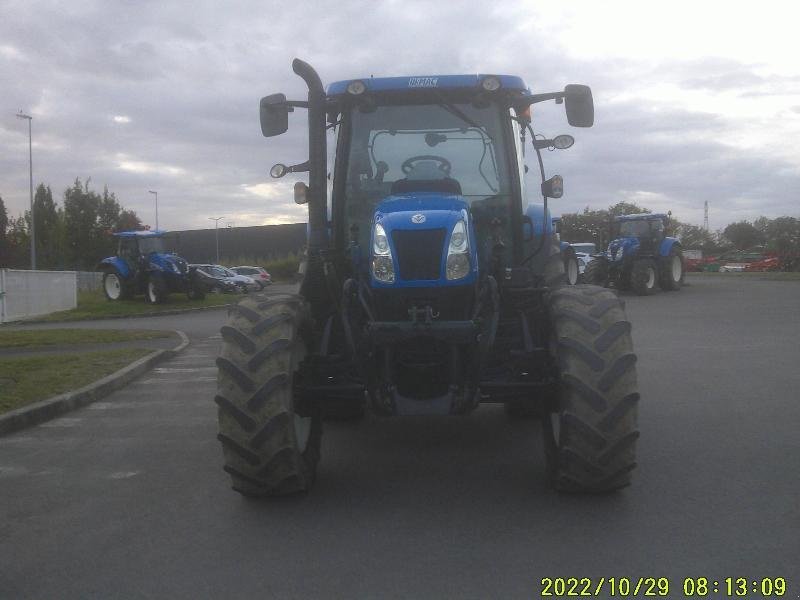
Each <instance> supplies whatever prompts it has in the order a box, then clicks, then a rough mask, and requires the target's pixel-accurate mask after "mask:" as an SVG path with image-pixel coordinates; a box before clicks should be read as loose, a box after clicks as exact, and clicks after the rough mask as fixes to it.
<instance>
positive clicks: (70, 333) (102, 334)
mask: <svg viewBox="0 0 800 600" xmlns="http://www.w3.org/2000/svg"><path fill="white" fill-rule="evenodd" d="M170 335H172V332H170V331H148V330H132V331H126V330H121V329H35V330H32V331H30V330H29V331H18V330H11V331H4V330H2V329H0V348H32V347H36V346H53V345H57V344H107V343H110V342H129V341H135V340H152V339H154V338H163V337H169V336H170Z"/></svg>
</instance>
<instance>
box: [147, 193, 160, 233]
mask: <svg viewBox="0 0 800 600" xmlns="http://www.w3.org/2000/svg"><path fill="white" fill-rule="evenodd" d="M147 193H149V194H155V196H156V231H158V192H154V191H153V190H147Z"/></svg>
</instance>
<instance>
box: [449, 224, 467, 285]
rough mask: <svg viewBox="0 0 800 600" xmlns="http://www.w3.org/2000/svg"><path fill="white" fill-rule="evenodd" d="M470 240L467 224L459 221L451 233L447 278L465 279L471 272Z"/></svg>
mask: <svg viewBox="0 0 800 600" xmlns="http://www.w3.org/2000/svg"><path fill="white" fill-rule="evenodd" d="M469 266H470V265H469V240H468V239H467V226H466V224H465V223H464V221H458V222H457V223H456V224H455V225H454V226H453V231H452V233H451V234H450V245H449V246H448V248H447V267H446V270H447V279H448V280H451V281H452V280H454V279H463V278H464V277H466V276H467V275H468V274H469Z"/></svg>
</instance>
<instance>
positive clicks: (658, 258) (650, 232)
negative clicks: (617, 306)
mask: <svg viewBox="0 0 800 600" xmlns="http://www.w3.org/2000/svg"><path fill="white" fill-rule="evenodd" d="M669 228H670V216H669V215H665V214H650V213H643V214H634V215H622V216H617V217H614V222H613V230H612V234H611V238H612V240H611V242H610V243H609V244H608V249H607V250H606V251H605V252H602V253H600V254H597V255H595V256H594V257H593V258H592V260H591V261H590V262H589V264H588V265H586V270H585V272H584V278H585V279H586V281H587V282H588V283H592V284H595V285H601V286H608V285H612V286H614V287H616V288H617V289H620V290H633V291H634V292H635V293H637V294H639V295H641V296H647V295H650V294H653V293H654V292H655V291H656V286H660V287H661V289H663V290H665V291H677V290H679V289H681V285H682V284H683V280H684V260H683V249H682V247H681V243H680V241H679V240H678V239H677V238H674V237H670V236H668V235H667V233H668V230H669Z"/></svg>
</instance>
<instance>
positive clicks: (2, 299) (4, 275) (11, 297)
mask: <svg viewBox="0 0 800 600" xmlns="http://www.w3.org/2000/svg"><path fill="white" fill-rule="evenodd" d="M77 306H78V282H77V276H76V274H75V271H16V270H13V269H0V323H6V322H8V321H18V320H20V319H25V318H28V317H37V316H40V315H47V314H50V313H52V312H56V311H58V310H68V309H70V308H76V307H77Z"/></svg>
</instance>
